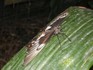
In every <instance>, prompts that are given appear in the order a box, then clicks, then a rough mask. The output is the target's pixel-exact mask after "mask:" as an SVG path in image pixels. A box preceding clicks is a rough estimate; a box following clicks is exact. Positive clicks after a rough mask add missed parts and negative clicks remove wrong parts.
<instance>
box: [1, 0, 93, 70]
mask: <svg viewBox="0 0 93 70" xmlns="http://www.w3.org/2000/svg"><path fill="white" fill-rule="evenodd" d="M70 6H83V7H87V8H90V9H93V1H92V0H0V69H1V68H2V67H3V65H5V64H6V63H7V62H8V61H9V60H10V59H11V58H12V57H13V56H14V55H15V54H16V53H17V52H18V51H19V50H20V49H21V48H22V47H23V46H24V45H26V44H27V43H28V42H29V41H30V40H31V39H32V38H33V37H34V36H35V35H36V34H37V33H38V32H39V31H40V30H41V29H42V28H43V27H44V26H46V24H47V23H48V22H49V21H50V20H52V19H53V18H54V17H55V16H57V15H58V14H59V13H61V12H62V11H64V10H65V9H67V8H68V7H70ZM92 68H93V67H92ZM92 68H91V70H92Z"/></svg>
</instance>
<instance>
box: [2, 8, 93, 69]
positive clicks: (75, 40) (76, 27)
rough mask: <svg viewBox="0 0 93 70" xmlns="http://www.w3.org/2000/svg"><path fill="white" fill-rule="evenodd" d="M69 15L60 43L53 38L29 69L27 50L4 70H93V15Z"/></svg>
mask: <svg viewBox="0 0 93 70" xmlns="http://www.w3.org/2000/svg"><path fill="white" fill-rule="evenodd" d="M66 11H67V12H68V13H69V15H68V16H67V17H66V19H64V21H63V22H60V23H62V24H61V29H62V31H61V32H63V34H58V37H59V40H58V39H57V37H56V35H54V36H52V37H51V39H50V40H49V41H48V43H47V44H46V46H45V47H44V49H43V50H42V51H41V52H40V53H39V54H38V55H37V56H36V57H35V58H34V59H33V60H32V61H31V62H30V63H29V64H28V65H27V66H23V62H24V58H25V55H26V47H24V48H23V49H21V50H20V51H19V52H18V53H17V54H16V55H15V56H14V57H13V58H12V59H11V60H10V61H9V62H8V63H7V64H6V65H5V66H4V67H3V68H2V70H89V69H90V67H91V66H92V65H93V11H92V10H90V9H86V8H80V7H70V8H69V9H67V10H66ZM64 34H66V35H67V37H66V36H65V35H64ZM68 38H69V39H70V40H71V41H69V40H68ZM59 42H60V44H59Z"/></svg>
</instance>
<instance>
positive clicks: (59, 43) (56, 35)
mask: <svg viewBox="0 0 93 70" xmlns="http://www.w3.org/2000/svg"><path fill="white" fill-rule="evenodd" d="M56 37H57V39H58V43H59V44H60V47H61V42H60V39H59V37H58V34H56Z"/></svg>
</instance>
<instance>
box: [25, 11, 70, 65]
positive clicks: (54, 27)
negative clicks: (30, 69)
mask: <svg viewBox="0 0 93 70" xmlns="http://www.w3.org/2000/svg"><path fill="white" fill-rule="evenodd" d="M66 16H68V12H64V13H61V14H59V15H58V16H57V17H56V18H55V19H54V20H53V21H52V22H50V23H49V24H48V25H47V27H46V28H45V29H44V30H43V31H42V32H41V33H40V35H39V36H38V37H37V38H35V39H33V40H32V41H31V42H29V44H28V45H27V55H26V57H25V59H24V63H23V65H27V64H28V63H29V62H30V61H31V60H32V59H33V58H34V57H35V56H36V55H37V54H38V53H39V52H40V51H41V50H42V49H43V47H44V46H45V44H46V43H47V42H48V40H49V39H50V38H51V36H52V35H55V34H58V33H60V24H61V22H62V21H63V19H64V18H65V17H66Z"/></svg>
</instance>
